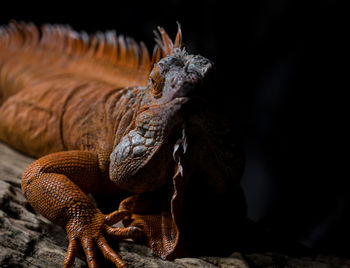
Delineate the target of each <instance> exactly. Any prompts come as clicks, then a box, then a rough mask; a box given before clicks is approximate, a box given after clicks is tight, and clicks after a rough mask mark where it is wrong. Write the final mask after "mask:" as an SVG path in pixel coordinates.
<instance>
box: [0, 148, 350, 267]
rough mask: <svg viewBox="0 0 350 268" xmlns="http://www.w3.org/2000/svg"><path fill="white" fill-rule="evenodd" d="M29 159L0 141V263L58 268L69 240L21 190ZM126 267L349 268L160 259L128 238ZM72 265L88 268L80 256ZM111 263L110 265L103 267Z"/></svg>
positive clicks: (235, 258) (272, 256)
mask: <svg viewBox="0 0 350 268" xmlns="http://www.w3.org/2000/svg"><path fill="white" fill-rule="evenodd" d="M32 161H33V159H32V158H30V157H27V156H24V155H22V154H20V153H18V152H16V151H14V150H12V149H11V148H9V147H7V146H6V145H4V144H2V143H0V267H2V268H5V267H62V264H63V260H64V257H65V254H66V247H67V239H66V235H65V232H64V230H63V229H62V228H61V227H58V226H56V225H54V224H52V223H51V222H49V221H48V220H46V219H45V218H43V217H42V216H40V215H39V214H37V213H36V212H34V211H33V209H32V208H31V207H30V206H29V205H28V203H27V202H26V200H25V198H24V196H23V194H22V192H21V184H20V182H21V175H22V172H23V171H24V169H25V168H26V166H27V165H28V164H29V163H31V162H32ZM113 247H114V248H115V249H116V251H117V252H118V254H119V255H120V256H121V257H122V258H123V259H124V260H125V261H126V262H127V263H128V264H129V266H130V267H169V268H180V267H181V268H184V267H188V268H192V267H204V268H205V267H208V268H209V267H222V268H225V267H236V268H247V267H315V268H316V267H317V268H321V267H350V261H349V260H346V259H341V258H337V257H327V256H318V257H315V258H306V257H304V258H292V257H289V256H285V255H281V254H277V253H259V254H258V253H255V254H240V253H233V254H232V255H231V256H228V257H214V256H210V257H200V258H179V259H176V260H174V261H172V262H170V261H162V260H161V259H159V258H158V257H156V256H154V255H153V254H152V252H151V250H150V249H149V248H147V247H146V246H143V245H138V244H135V243H132V242H128V241H125V242H120V243H119V244H118V245H113ZM81 256H82V257H81V258H80V259H79V258H77V259H76V261H75V264H74V267H87V265H86V263H85V261H84V256H83V255H81ZM106 266H109V265H108V264H105V265H103V267H106Z"/></svg>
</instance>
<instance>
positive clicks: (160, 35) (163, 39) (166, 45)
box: [154, 22, 182, 57]
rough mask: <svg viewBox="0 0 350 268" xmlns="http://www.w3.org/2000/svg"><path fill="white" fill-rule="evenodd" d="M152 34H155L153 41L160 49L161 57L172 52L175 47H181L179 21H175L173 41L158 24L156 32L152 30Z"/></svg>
mask: <svg viewBox="0 0 350 268" xmlns="http://www.w3.org/2000/svg"><path fill="white" fill-rule="evenodd" d="M154 35H155V36H156V37H155V41H156V42H157V44H158V45H159V47H160V48H161V50H162V56H163V57H165V56H169V55H172V54H174V52H175V51H176V50H177V49H181V47H182V32H181V26H180V23H179V22H177V34H176V37H175V42H174V43H173V41H172V40H171V38H170V37H169V35H168V34H167V33H166V32H165V30H164V29H163V28H162V27H159V26H158V32H157V31H154Z"/></svg>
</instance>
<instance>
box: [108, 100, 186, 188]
mask: <svg viewBox="0 0 350 268" xmlns="http://www.w3.org/2000/svg"><path fill="white" fill-rule="evenodd" d="M188 100H189V98H187V97H179V98H175V99H173V100H171V101H169V102H166V103H164V104H161V105H152V106H150V107H149V108H148V109H147V110H145V111H144V112H142V113H141V114H140V115H139V116H138V117H137V120H136V128H135V129H133V130H131V131H130V132H129V133H128V134H127V135H125V136H124V137H123V138H122V140H121V141H120V142H119V144H118V145H117V146H116V147H115V148H114V150H113V152H112V153H111V155H110V168H109V174H110V176H109V177H110V179H111V180H112V181H113V182H114V183H115V184H117V185H118V186H119V187H120V188H121V189H124V190H127V191H130V192H144V191H152V190H155V189H156V188H158V187H160V186H161V185H163V184H164V183H165V179H166V178H165V177H166V176H165V175H166V174H163V173H164V170H166V168H163V166H162V165H159V163H156V164H155V163H154V161H158V160H156V159H158V157H159V155H162V157H163V158H164V156H165V155H166V156H167V158H169V159H171V154H172V151H171V149H169V148H167V146H168V145H169V144H168V143H169V142H168V136H169V133H172V132H173V129H174V127H175V126H176V125H179V124H181V122H182V121H181V118H180V117H178V116H177V114H178V111H179V110H180V109H181V107H182V106H183V105H184V104H185V103H186V102H187V101H188ZM169 146H171V145H169ZM160 151H161V153H160ZM151 161H153V164H155V165H153V164H152V165H148V164H149V162H151ZM159 161H164V159H161V160H159ZM150 166H152V168H150ZM141 173H142V176H139V174H141Z"/></svg>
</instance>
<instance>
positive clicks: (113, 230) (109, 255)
mask: <svg viewBox="0 0 350 268" xmlns="http://www.w3.org/2000/svg"><path fill="white" fill-rule="evenodd" d="M87 214H88V215H80V217H79V218H78V219H72V220H70V221H69V222H68V224H67V226H66V230H67V234H68V237H69V245H68V250H67V255H66V258H65V260H64V268H68V267H72V266H73V264H74V260H75V257H76V256H77V253H78V249H79V247H80V245H81V246H82V247H83V249H84V252H85V255H86V261H87V263H88V265H89V267H90V268H92V267H98V264H97V255H96V253H97V252H96V251H97V249H99V250H100V251H101V252H102V253H103V255H104V256H105V258H106V259H108V260H110V261H111V262H112V263H114V264H115V265H116V267H118V268H119V267H127V265H126V263H125V262H124V261H123V260H122V259H121V258H120V257H119V256H118V254H117V253H115V252H114V250H113V249H112V248H111V247H110V246H109V245H108V243H107V241H106V239H105V237H104V236H109V237H114V238H117V239H127V238H131V239H133V240H137V239H142V238H143V237H144V233H143V232H142V231H141V229H139V228H137V227H126V228H122V227H112V226H111V225H113V224H115V223H117V222H119V221H121V220H123V219H130V217H131V214H130V212H128V211H126V210H122V211H115V212H113V213H111V214H109V215H103V214H102V213H101V212H99V211H94V213H93V214H92V215H89V213H87Z"/></svg>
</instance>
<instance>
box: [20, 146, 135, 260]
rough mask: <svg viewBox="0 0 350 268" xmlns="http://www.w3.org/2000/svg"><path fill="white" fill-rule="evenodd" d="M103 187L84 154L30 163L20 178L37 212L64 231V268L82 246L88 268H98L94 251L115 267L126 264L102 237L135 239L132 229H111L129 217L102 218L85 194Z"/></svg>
mask: <svg viewBox="0 0 350 268" xmlns="http://www.w3.org/2000/svg"><path fill="white" fill-rule="evenodd" d="M101 187H103V180H102V174H101V171H100V169H99V165H98V157H97V155H95V154H93V153H90V152H87V151H67V152H59V153H53V154H50V155H47V156H44V157H42V158H40V159H38V160H36V161H35V162H33V163H32V164H31V165H30V166H29V167H28V168H27V169H26V170H25V172H24V174H23V177H22V191H23V193H24V195H25V197H26V198H27V200H28V202H29V203H30V204H31V205H32V206H33V207H34V209H35V210H36V211H38V212H39V213H41V214H42V215H43V216H45V217H46V218H48V219H49V220H51V221H52V222H54V223H56V224H59V225H61V226H63V227H65V229H66V231H67V234H68V237H69V246H68V251H67V255H66V258H65V261H64V267H71V266H72V265H73V263H74V260H75V257H76V255H77V252H78V247H79V245H81V246H82V247H83V249H84V252H85V255H86V259H87V263H88V265H89V267H97V260H96V250H97V249H100V250H101V251H102V253H103V255H104V256H105V257H106V258H107V259H108V260H110V261H111V262H113V263H114V264H115V265H116V266H117V267H125V266H126V264H125V263H124V262H123V261H122V260H121V258H120V257H119V256H118V255H117V254H116V253H115V252H114V251H113V249H111V248H110V246H109V245H108V243H107V242H106V239H105V237H104V235H108V236H113V237H117V238H122V239H124V238H137V237H139V236H141V235H142V233H141V231H140V230H139V229H137V228H135V227H133V228H132V227H129V228H115V227H111V225H113V224H115V223H116V222H118V221H120V220H122V219H124V218H128V217H130V213H129V212H128V211H126V210H121V211H115V212H113V213H111V214H109V215H104V214H102V212H101V211H100V210H99V209H98V208H96V207H95V206H94V204H93V203H92V202H91V200H90V199H89V198H88V197H87V195H86V193H94V192H97V191H98V190H101Z"/></svg>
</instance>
